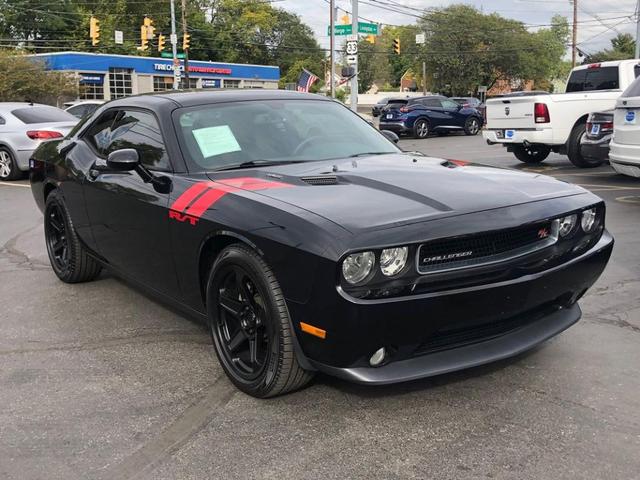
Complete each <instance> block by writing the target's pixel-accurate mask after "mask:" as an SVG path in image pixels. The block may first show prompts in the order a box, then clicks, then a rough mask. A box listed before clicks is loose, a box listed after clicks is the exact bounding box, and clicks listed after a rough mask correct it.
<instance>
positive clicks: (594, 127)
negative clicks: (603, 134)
mask: <svg viewBox="0 0 640 480" xmlns="http://www.w3.org/2000/svg"><path fill="white" fill-rule="evenodd" d="M590 133H591V135H598V134H600V124H599V123H594V124H593V125H591V132H590Z"/></svg>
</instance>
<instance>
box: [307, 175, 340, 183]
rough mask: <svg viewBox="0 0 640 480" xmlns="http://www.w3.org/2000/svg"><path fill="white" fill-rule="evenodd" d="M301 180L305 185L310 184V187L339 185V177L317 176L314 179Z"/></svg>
mask: <svg viewBox="0 0 640 480" xmlns="http://www.w3.org/2000/svg"><path fill="white" fill-rule="evenodd" d="M300 180H302V181H303V182H305V183H308V184H309V185H337V184H338V177H336V176H335V175H316V176H312V177H301V178H300Z"/></svg>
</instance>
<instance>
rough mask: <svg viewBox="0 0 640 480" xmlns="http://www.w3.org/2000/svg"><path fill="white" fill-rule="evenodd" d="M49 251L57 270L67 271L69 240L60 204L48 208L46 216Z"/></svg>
mask: <svg viewBox="0 0 640 480" xmlns="http://www.w3.org/2000/svg"><path fill="white" fill-rule="evenodd" d="M45 232H46V233H45V235H46V240H47V252H48V253H49V259H50V260H51V264H52V266H53V267H54V269H55V270H58V271H61V272H62V271H65V270H67V269H68V267H69V241H68V239H67V223H66V222H65V219H64V214H63V212H62V209H61V207H60V205H58V204H53V205H51V206H50V207H49V208H48V209H47V217H46V218H45Z"/></svg>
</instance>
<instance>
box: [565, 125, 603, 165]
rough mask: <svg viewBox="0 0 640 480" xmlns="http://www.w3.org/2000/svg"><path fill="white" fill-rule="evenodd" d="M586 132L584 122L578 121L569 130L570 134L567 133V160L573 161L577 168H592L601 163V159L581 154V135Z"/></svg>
mask: <svg viewBox="0 0 640 480" xmlns="http://www.w3.org/2000/svg"><path fill="white" fill-rule="evenodd" d="M585 132H586V124H585V123H579V124H578V125H576V126H575V127H573V130H571V134H570V135H569V140H568V142H567V156H568V157H569V161H571V163H573V164H574V165H575V166H576V167H578V168H594V167H599V166H600V165H602V163H603V162H602V161H601V160H598V159H590V158H588V157H585V156H583V155H582V145H581V140H582V136H583V135H584V134H585Z"/></svg>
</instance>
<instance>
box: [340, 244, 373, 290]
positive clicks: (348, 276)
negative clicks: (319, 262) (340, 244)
mask: <svg viewBox="0 0 640 480" xmlns="http://www.w3.org/2000/svg"><path fill="white" fill-rule="evenodd" d="M375 260H376V257H375V255H374V254H373V252H360V253H352V254H351V255H349V256H348V257H347V258H345V259H344V261H343V262H342V276H343V277H344V279H345V280H346V281H347V282H348V283H350V284H352V285H355V284H356V283H360V282H362V281H363V280H364V279H365V278H367V276H368V275H369V274H370V273H371V270H372V269H373V264H374V263H375Z"/></svg>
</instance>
